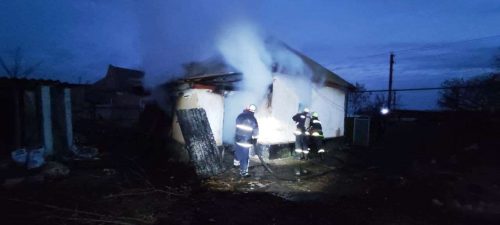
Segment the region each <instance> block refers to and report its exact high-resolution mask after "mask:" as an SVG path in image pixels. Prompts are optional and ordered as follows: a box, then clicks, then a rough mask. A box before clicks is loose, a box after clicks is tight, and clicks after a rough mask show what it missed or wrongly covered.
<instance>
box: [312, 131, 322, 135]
mask: <svg viewBox="0 0 500 225" xmlns="http://www.w3.org/2000/svg"><path fill="white" fill-rule="evenodd" d="M312 136H321V135H320V134H319V132H313V134H312Z"/></svg>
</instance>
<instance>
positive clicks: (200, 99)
mask: <svg viewBox="0 0 500 225" xmlns="http://www.w3.org/2000/svg"><path fill="white" fill-rule="evenodd" d="M193 108H203V109H205V111H206V113H207V117H208V122H209V123H210V128H211V129H212V133H213V135H214V138H215V142H216V143H217V145H222V121H223V115H224V97H223V96H222V95H220V94H216V93H212V92H211V90H208V89H190V90H188V91H186V92H185V93H184V95H183V96H181V97H179V99H178V101H177V107H176V109H193ZM173 123H174V124H173V129H172V138H173V139H174V140H176V141H178V142H180V143H182V144H184V143H185V141H184V138H183V136H182V132H181V129H180V126H179V121H178V120H177V116H174V119H173Z"/></svg>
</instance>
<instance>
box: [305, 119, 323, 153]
mask: <svg viewBox="0 0 500 225" xmlns="http://www.w3.org/2000/svg"><path fill="white" fill-rule="evenodd" d="M308 132H309V134H310V136H309V137H310V143H311V147H312V149H313V150H315V151H317V152H316V153H318V155H319V156H320V158H323V153H325V149H324V148H323V128H322V127H321V121H320V120H319V117H318V113H317V112H313V113H312V116H311V124H310V126H309V128H308Z"/></svg>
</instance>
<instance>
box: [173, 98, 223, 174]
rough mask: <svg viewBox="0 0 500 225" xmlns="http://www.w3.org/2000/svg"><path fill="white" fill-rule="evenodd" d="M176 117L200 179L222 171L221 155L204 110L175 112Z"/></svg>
mask: <svg viewBox="0 0 500 225" xmlns="http://www.w3.org/2000/svg"><path fill="white" fill-rule="evenodd" d="M177 117H178V121H179V125H180V127H181V131H182V135H183V136H184V140H185V142H186V149H187V151H188V153H189V157H190V158H191V162H192V163H193V164H194V166H195V169H196V173H197V174H198V176H200V177H209V176H214V175H217V174H219V173H221V172H222V171H223V168H224V167H223V165H222V163H221V160H220V159H221V153H220V151H219V149H218V148H217V144H216V143H215V139H214V135H213V133H212V129H211V128H210V123H209V122H208V118H207V114H206V112H205V110H204V109H201V108H198V109H184V110H177Z"/></svg>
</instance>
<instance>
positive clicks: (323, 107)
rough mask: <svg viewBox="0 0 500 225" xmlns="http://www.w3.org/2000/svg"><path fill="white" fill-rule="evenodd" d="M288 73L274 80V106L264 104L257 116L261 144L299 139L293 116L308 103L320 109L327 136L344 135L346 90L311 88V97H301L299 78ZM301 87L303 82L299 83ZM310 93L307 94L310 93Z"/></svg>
mask: <svg viewBox="0 0 500 225" xmlns="http://www.w3.org/2000/svg"><path fill="white" fill-rule="evenodd" d="M292 79H294V77H290V76H288V75H280V74H276V75H275V79H274V80H273V94H272V104H271V107H267V104H265V103H263V104H260V107H259V108H258V110H257V113H256V118H257V121H258V122H259V128H260V129H259V130H260V135H259V143H262V144H282V143H290V142H294V141H295V136H294V134H293V131H295V122H293V120H292V116H293V115H295V114H296V113H297V112H298V110H299V105H300V104H302V105H305V106H307V107H309V108H310V109H311V112H318V113H319V119H320V120H321V122H322V127H323V133H324V136H325V137H326V138H331V137H338V136H342V135H344V114H345V111H344V102H345V92H344V91H343V90H341V89H339V88H334V87H327V86H323V87H314V86H312V87H308V88H311V93H310V95H308V96H300V97H299V96H298V94H303V95H304V92H302V93H298V92H297V91H295V90H296V88H297V83H296V80H292ZM299 86H300V85H299ZM306 95H307V94H306Z"/></svg>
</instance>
